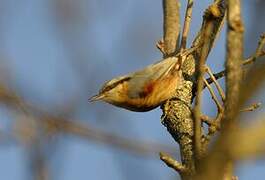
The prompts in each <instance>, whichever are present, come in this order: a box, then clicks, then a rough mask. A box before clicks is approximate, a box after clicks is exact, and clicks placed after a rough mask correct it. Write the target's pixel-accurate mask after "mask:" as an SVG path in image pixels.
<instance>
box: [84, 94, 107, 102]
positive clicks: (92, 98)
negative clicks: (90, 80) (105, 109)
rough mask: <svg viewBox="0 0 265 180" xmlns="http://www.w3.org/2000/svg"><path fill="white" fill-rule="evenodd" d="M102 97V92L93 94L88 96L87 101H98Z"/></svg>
mask: <svg viewBox="0 0 265 180" xmlns="http://www.w3.org/2000/svg"><path fill="white" fill-rule="evenodd" d="M104 97H105V95H104V94H98V95H95V96H92V97H91V98H89V99H88V101H89V102H94V101H99V100H102V99H103V98H104Z"/></svg>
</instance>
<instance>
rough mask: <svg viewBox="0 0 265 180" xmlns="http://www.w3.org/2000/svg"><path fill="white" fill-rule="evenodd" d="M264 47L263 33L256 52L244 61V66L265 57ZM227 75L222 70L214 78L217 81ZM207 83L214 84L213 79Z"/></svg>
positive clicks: (209, 79) (264, 34) (264, 38)
mask: <svg viewBox="0 0 265 180" xmlns="http://www.w3.org/2000/svg"><path fill="white" fill-rule="evenodd" d="M264 46H265V33H263V34H262V35H261V36H260V40H259V42H258V46H257V49H256V52H255V53H254V54H253V55H252V56H250V57H249V58H247V59H246V60H243V61H242V66H244V65H248V64H252V63H254V62H255V61H256V59H257V58H259V57H262V56H265V51H264V50H263V48H264ZM225 73H226V71H225V70H222V71H220V72H218V73H215V74H213V76H214V77H215V78H216V79H220V78H222V77H224V76H225ZM207 82H208V83H209V84H211V83H213V80H212V78H208V79H207Z"/></svg>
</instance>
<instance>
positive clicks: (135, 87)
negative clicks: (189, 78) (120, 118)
mask: <svg viewBox="0 0 265 180" xmlns="http://www.w3.org/2000/svg"><path fill="white" fill-rule="evenodd" d="M178 68H179V64H178V58H175V57H170V58H167V59H163V60H161V61H159V62H157V63H155V64H152V65H149V66H147V67H146V68H144V69H142V70H140V71H137V72H135V73H133V74H131V75H132V76H133V78H132V79H130V80H129V82H128V96H130V98H139V97H141V96H142V95H145V94H146V92H145V91H146V90H152V88H151V89H149V88H148V87H147V88H146V86H148V85H149V84H150V83H152V82H155V81H156V80H159V79H160V78H163V77H165V76H166V74H168V73H169V72H170V71H172V70H175V71H178V70H179V69H178Z"/></svg>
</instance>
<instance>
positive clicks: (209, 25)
mask: <svg viewBox="0 0 265 180" xmlns="http://www.w3.org/2000/svg"><path fill="white" fill-rule="evenodd" d="M221 14H222V13H221V11H220V10H219V7H218V4H213V5H211V6H209V8H208V9H207V10H206V12H205V15H204V18H205V19H207V21H206V22H205V26H204V29H203V31H202V37H201V39H202V40H203V46H202V49H201V54H200V56H199V62H198V63H197V78H196V79H197V81H196V82H197V87H196V99H195V106H194V111H193V116H194V119H195V120H194V122H195V123H194V140H195V142H194V144H195V153H196V156H195V158H196V159H197V160H199V159H200V158H201V151H202V149H201V137H202V132H201V110H200V108H201V92H202V90H203V85H204V83H203V75H204V72H205V68H204V64H205V61H206V59H207V56H208V54H209V51H210V50H209V49H210V48H211V47H212V43H213V42H212V41H211V35H212V32H213V31H214V29H215V28H216V27H215V26H214V21H213V17H215V16H217V17H218V16H220V15H221Z"/></svg>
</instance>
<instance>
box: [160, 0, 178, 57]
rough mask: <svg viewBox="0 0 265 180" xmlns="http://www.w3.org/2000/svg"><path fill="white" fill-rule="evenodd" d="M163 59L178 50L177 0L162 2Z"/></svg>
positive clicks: (164, 0)
mask: <svg viewBox="0 0 265 180" xmlns="http://www.w3.org/2000/svg"><path fill="white" fill-rule="evenodd" d="M163 10H164V52H165V54H164V57H168V56H171V55H174V54H175V53H176V51H177V49H178V38H179V32H180V18H179V17H180V15H179V2H178V0H163Z"/></svg>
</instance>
